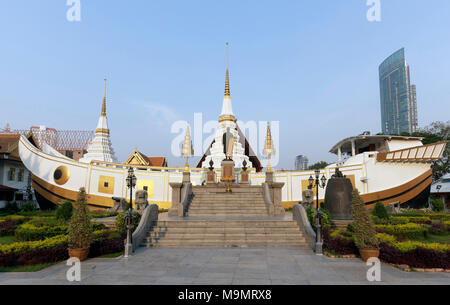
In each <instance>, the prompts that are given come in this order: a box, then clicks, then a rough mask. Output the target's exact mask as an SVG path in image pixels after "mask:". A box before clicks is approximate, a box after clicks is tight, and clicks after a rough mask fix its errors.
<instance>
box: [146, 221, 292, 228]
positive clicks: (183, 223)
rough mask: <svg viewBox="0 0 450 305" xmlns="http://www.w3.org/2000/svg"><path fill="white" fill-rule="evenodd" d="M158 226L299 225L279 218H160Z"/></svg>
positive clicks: (231, 226) (237, 226) (247, 226)
mask: <svg viewBox="0 0 450 305" xmlns="http://www.w3.org/2000/svg"><path fill="white" fill-rule="evenodd" d="M154 225H156V226H157V227H205V228H206V227H207V228H214V227H216V228H233V227H234V228H259V227H264V228H271V227H278V228H280V227H281V228H286V227H295V228H298V225H297V223H296V222H295V221H279V220H267V221H259V220H251V221H242V220H237V221H207V220H182V221H170V220H168V221H165V220H162V221H161V220H160V221H157V222H156V223H154Z"/></svg>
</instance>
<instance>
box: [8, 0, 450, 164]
mask: <svg viewBox="0 0 450 305" xmlns="http://www.w3.org/2000/svg"><path fill="white" fill-rule="evenodd" d="M65 3H66V1H65V0H61V1H50V0H40V1H23V0H3V1H1V2H0V29H1V30H0V31H1V35H0V39H1V47H0V58H1V61H0V62H1V65H0V103H1V111H0V113H1V115H0V127H3V126H4V125H5V124H6V123H7V122H8V123H10V125H11V127H12V128H18V129H25V128H29V127H30V126H31V125H46V126H48V127H53V128H56V129H61V130H64V129H83V130H87V129H94V128H95V125H96V122H97V118H98V115H99V113H100V108H101V99H102V95H103V78H104V77H107V78H108V79H109V81H108V94H107V95H108V105H107V108H108V109H107V111H108V119H109V125H110V129H111V137H112V143H113V146H114V148H115V150H116V152H117V155H118V157H119V159H121V160H124V159H125V158H126V157H127V156H128V155H129V154H130V153H131V152H132V150H133V149H134V148H135V147H138V148H139V150H141V151H142V152H144V153H146V154H148V155H152V156H158V155H165V156H167V157H168V158H169V165H182V164H183V161H182V160H181V159H180V158H177V157H173V156H171V154H170V143H171V141H172V139H173V138H174V137H175V136H176V135H173V134H171V133H170V126H171V124H172V122H173V121H175V120H180V119H181V120H187V121H189V122H191V123H192V122H193V113H194V112H202V113H203V116H204V120H216V119H217V117H218V115H219V113H220V110H221V103H222V97H223V87H224V76H225V42H226V41H229V42H230V78H231V90H232V99H233V110H234V112H235V114H236V116H237V117H238V118H239V119H241V120H243V121H249V120H255V121H260V120H261V121H263V120H270V121H280V131H281V138H280V150H279V156H280V159H281V161H280V164H279V166H278V168H286V169H290V168H292V167H293V166H294V158H295V156H296V155H298V154H304V155H307V156H308V157H309V159H310V161H311V162H315V161H319V160H322V159H324V160H327V161H333V160H335V157H334V156H333V155H331V154H329V153H328V150H329V149H330V148H331V147H332V146H333V145H334V144H335V143H336V142H337V141H339V140H340V139H342V138H344V137H348V136H352V135H355V134H359V133H361V132H363V131H365V130H370V131H372V132H373V133H377V132H379V131H380V102H379V83H378V65H379V64H380V63H381V62H382V61H383V60H384V59H385V58H386V57H387V56H389V55H390V54H391V53H393V52H394V51H396V50H398V49H400V48H401V47H405V48H406V56H407V60H408V63H409V64H410V66H411V76H412V83H414V84H417V93H418V111H419V125H420V126H421V127H423V126H425V125H428V124H429V123H431V122H433V121H437V120H441V121H446V120H449V118H450V115H449V114H450V111H449V109H450V107H449V105H450V19H449V18H448V16H449V13H450V1H448V0H433V1H421V0H416V1H413V0H410V1H406V0H381V4H382V16H381V17H382V21H381V22H379V23H377V22H374V23H370V22H368V21H367V19H366V12H367V10H368V7H367V6H366V0H346V1H341V0H335V1H332V0H314V1H313V0H309V1H298V0H296V1H265V0H257V1H253V0H245V1H243V0H239V1H231V0H230V1H212V0H202V1H200V0H189V1H156V0H154V1H148V0H134V1H106V0H95V1H93V0H81V5H82V7H81V18H82V19H81V22H72V23H71V22H68V21H67V20H66V11H67V9H68V8H69V7H68V6H66V4H65Z"/></svg>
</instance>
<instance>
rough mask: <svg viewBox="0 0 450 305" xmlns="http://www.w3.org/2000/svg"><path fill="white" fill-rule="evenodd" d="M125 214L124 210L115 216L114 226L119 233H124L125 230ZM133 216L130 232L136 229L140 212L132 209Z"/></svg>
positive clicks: (139, 219)
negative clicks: (132, 225)
mask: <svg viewBox="0 0 450 305" xmlns="http://www.w3.org/2000/svg"><path fill="white" fill-rule="evenodd" d="M125 215H126V212H122V213H119V214H118V215H117V217H116V228H117V231H119V232H120V233H124V232H126V231H127V228H126V225H125ZM133 216H134V227H133V230H132V232H134V230H136V228H137V226H138V225H139V222H140V221H141V214H139V213H138V212H136V211H133Z"/></svg>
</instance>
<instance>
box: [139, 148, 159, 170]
mask: <svg viewBox="0 0 450 305" xmlns="http://www.w3.org/2000/svg"><path fill="white" fill-rule="evenodd" d="M139 153H140V154H141V156H142V158H144V159H145V161H147V162H148V163H149V166H161V167H163V166H166V158H164V157H147V156H146V155H144V154H143V153H141V152H140V151H139Z"/></svg>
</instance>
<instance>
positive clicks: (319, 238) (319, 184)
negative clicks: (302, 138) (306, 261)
mask: <svg viewBox="0 0 450 305" xmlns="http://www.w3.org/2000/svg"><path fill="white" fill-rule="evenodd" d="M314 174H315V179H314V178H313V176H310V177H309V179H308V181H309V185H310V187H311V188H312V187H313V185H315V187H316V217H315V223H316V247H315V252H316V254H317V255H322V244H323V241H322V234H321V233H322V232H321V231H322V230H321V228H322V226H321V219H322V218H323V215H322V211H321V210H320V207H319V187H321V188H323V189H324V188H325V185H326V183H327V178H326V177H325V175H322V178H320V180H319V176H320V170H318V169H316V170H315V171H314ZM314 182H315V184H314Z"/></svg>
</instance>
